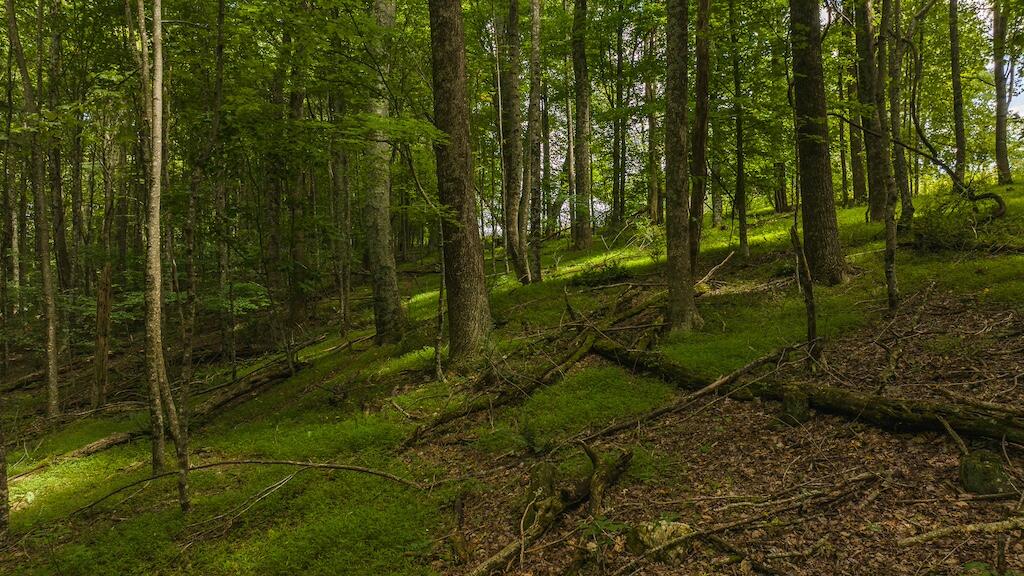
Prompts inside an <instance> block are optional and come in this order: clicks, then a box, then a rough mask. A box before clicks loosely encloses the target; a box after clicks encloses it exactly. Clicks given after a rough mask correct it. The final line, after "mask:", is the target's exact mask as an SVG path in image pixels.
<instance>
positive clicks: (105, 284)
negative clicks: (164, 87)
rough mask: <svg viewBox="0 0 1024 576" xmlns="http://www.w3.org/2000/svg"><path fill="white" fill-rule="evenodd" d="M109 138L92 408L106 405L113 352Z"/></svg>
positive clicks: (104, 155) (103, 151)
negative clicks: (111, 352)
mask: <svg viewBox="0 0 1024 576" xmlns="http://www.w3.org/2000/svg"><path fill="white" fill-rule="evenodd" d="M110 145H111V141H110V136H108V135H107V134H104V135H103V142H101V144H100V146H101V148H100V167H101V169H102V170H103V224H102V226H101V228H100V246H101V247H102V250H103V267H102V269H101V271H100V278H99V283H98V284H97V285H96V350H95V352H94V353H93V358H94V362H95V364H94V373H93V386H92V398H91V399H92V407H93V408H94V409H95V408H99V407H101V406H103V405H104V404H106V403H107V387H108V384H109V379H110V375H109V372H108V369H107V355H108V354H109V351H110V312H111V298H112V297H113V295H112V288H111V284H112V276H113V258H112V255H113V254H112V245H111V241H110V236H111V229H112V228H113V225H114V182H113V178H114V167H113V166H112V165H111V161H110V158H109V155H108V149H109V147H110Z"/></svg>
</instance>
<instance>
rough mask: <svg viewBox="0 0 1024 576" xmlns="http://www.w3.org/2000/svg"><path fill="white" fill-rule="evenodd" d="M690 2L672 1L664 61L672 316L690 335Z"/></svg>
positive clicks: (671, 322) (692, 315) (673, 323)
mask: <svg viewBox="0 0 1024 576" xmlns="http://www.w3.org/2000/svg"><path fill="white" fill-rule="evenodd" d="M688 3H689V2H688V0H667V5H666V10H667V13H668V23H667V36H668V39H667V43H666V47H665V55H666V59H667V68H666V73H665V196H666V201H667V205H666V212H665V235H666V237H667V240H668V264H667V266H666V279H667V281H668V314H667V316H666V319H667V320H668V323H669V325H670V326H671V327H672V328H673V329H678V330H690V329H692V328H693V327H694V325H695V324H698V323H699V321H700V317H699V316H698V315H697V309H696V306H695V304H694V301H693V275H692V274H691V272H690V247H689V246H688V243H689V237H690V236H689V230H688V227H689V224H690V215H689V211H690V198H689V187H688V184H689V182H688V181H687V180H688V178H687V176H688V175H687V165H686V158H687V157H688V150H687V141H686V133H687V118H686V116H687V113H686V112H687V111H686V103H687V101H688V99H689V97H688V94H687V92H688V91H689V89H688V78H687V76H688V73H687V66H688V61H689V46H688V40H687V37H688V35H689V34H688V32H687V27H688V25H689V23H688V21H689V15H688V13H687V12H688V9H689V8H688Z"/></svg>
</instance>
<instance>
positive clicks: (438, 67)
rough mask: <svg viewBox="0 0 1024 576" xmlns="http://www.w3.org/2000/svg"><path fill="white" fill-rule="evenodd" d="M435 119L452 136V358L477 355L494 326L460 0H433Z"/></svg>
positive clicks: (440, 169)
mask: <svg viewBox="0 0 1024 576" xmlns="http://www.w3.org/2000/svg"><path fill="white" fill-rule="evenodd" d="M429 10H430V46H431V64H432V68H433V88H434V123H435V124H436V126H437V128H438V129H439V130H440V131H441V132H443V133H444V134H445V135H446V136H447V139H446V141H445V142H443V143H439V144H436V145H435V146H434V153H435V156H436V160H437V191H438V197H439V198H440V200H441V204H442V206H444V207H445V209H447V210H448V211H450V212H449V214H450V216H449V217H448V218H445V220H444V223H443V225H442V234H443V237H444V243H443V248H444V260H445V286H446V287H447V288H448V334H449V337H448V338H449V343H448V348H449V358H450V359H451V361H453V362H456V363H459V362H464V361H466V360H468V359H469V358H470V357H472V356H474V355H476V354H477V353H478V352H479V351H480V349H481V347H482V346H483V344H484V342H485V340H486V338H487V333H488V332H489V331H490V326H491V312H490V305H489V304H488V302H487V286H486V284H485V276H484V261H483V247H482V245H481V243H480V235H479V233H478V232H477V228H476V199H475V197H474V192H473V191H474V186H473V157H472V153H471V150H470V147H469V142H470V139H469V100H468V97H467V93H466V51H465V38H464V37H463V29H462V4H461V2H459V0H429Z"/></svg>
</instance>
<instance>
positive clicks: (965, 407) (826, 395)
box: [594, 342, 1024, 443]
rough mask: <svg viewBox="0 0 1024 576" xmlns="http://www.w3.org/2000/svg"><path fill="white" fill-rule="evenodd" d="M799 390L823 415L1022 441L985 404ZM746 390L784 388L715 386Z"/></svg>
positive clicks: (1017, 424)
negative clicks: (983, 405) (947, 427)
mask: <svg viewBox="0 0 1024 576" xmlns="http://www.w3.org/2000/svg"><path fill="white" fill-rule="evenodd" d="M594 351H595V352H597V353H599V354H601V355H602V356H604V357H605V358H608V359H609V360H612V361H615V362H618V363H619V364H621V365H622V366H625V367H627V368H629V369H631V370H635V371H642V372H647V373H650V374H653V375H655V376H658V377H659V378H662V379H663V380H665V381H667V382H669V383H672V384H676V385H678V386H679V387H681V388H686V389H691V390H697V389H699V388H701V387H702V386H703V385H705V382H704V381H703V380H701V379H700V378H699V377H696V376H694V374H693V371H692V370H689V369H688V368H686V367H685V366H683V365H681V364H679V363H677V362H675V361H673V360H671V359H669V358H666V357H665V355H664V354H660V353H657V352H635V351H632V350H627V349H625V348H624V347H621V346H617V345H615V344H611V343H606V342H602V343H600V344H599V345H595V346H594ZM791 385H792V386H795V387H796V388H797V389H798V390H799V392H800V393H806V395H807V400H808V402H809V405H810V406H811V407H812V408H814V409H815V410H818V411H819V412H824V413H826V414H834V415H837V416H843V417H846V418H849V419H851V420H855V421H858V422H864V423H867V424H871V425H873V426H877V427H879V428H884V429H888V430H894V431H922V430H929V431H938V432H944V431H945V425H944V424H943V420H945V421H946V422H948V423H949V425H950V426H951V427H952V428H953V429H954V430H956V431H957V432H959V433H960V434H962V435H964V436H970V437H980V438H992V439H995V440H1001V439H1003V438H1005V439H1006V440H1008V441H1010V442H1017V443H1024V419H1022V418H1018V417H1015V416H1014V415H1013V414H1006V413H1000V412H996V411H991V410H987V409H985V408H984V407H981V406H976V405H969V404H965V403H960V402H955V401H954V402H949V403H943V402H937V401H934V400H918V399H911V398H889V397H885V396H880V395H877V394H866V393H864V392H858V391H855V390H847V389H844V388H837V387H834V386H828V385H825V384H819V383H816V382H805V383H792V384H791ZM741 388H744V389H746V390H747V391H748V392H749V394H750V395H752V396H754V397H757V398H761V399H763V400H775V401H782V400H783V396H784V392H783V387H782V386H778V385H775V384H773V383H770V382H764V381H761V382H755V383H748V384H744V383H742V382H738V381H734V382H731V383H729V384H726V385H723V386H721V387H719V388H718V389H717V391H718V392H719V393H722V394H726V395H729V394H732V393H734V392H736V391H738V390H739V389H741Z"/></svg>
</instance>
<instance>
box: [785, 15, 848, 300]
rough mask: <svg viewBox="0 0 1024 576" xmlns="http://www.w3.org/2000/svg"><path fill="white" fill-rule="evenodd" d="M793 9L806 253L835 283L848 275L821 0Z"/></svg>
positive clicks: (818, 275)
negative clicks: (836, 191)
mask: <svg viewBox="0 0 1024 576" xmlns="http://www.w3.org/2000/svg"><path fill="white" fill-rule="evenodd" d="M789 10H790V44H791V45H792V47H793V91H794V111H795V113H796V118H795V125H796V137H797V146H798V152H799V168H800V170H799V171H800V194H801V198H802V199H803V229H804V239H805V253H806V256H807V261H808V265H809V266H810V270H811V276H812V278H813V279H814V280H816V281H818V282H823V283H826V284H837V283H839V282H842V281H843V279H844V278H845V275H846V263H845V260H844V257H843V250H842V248H841V247H840V246H839V224H838V222H837V220H836V210H835V199H834V198H833V194H832V166H831V163H830V159H829V144H828V143H829V139H828V118H827V114H826V107H825V76H824V71H823V69H822V62H821V6H820V5H819V4H818V0H790V2H789Z"/></svg>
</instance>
